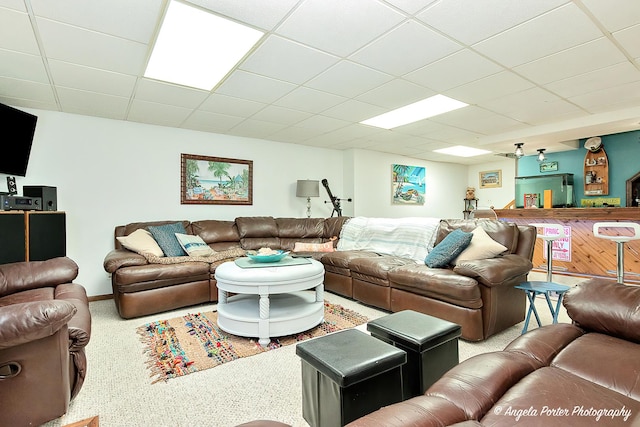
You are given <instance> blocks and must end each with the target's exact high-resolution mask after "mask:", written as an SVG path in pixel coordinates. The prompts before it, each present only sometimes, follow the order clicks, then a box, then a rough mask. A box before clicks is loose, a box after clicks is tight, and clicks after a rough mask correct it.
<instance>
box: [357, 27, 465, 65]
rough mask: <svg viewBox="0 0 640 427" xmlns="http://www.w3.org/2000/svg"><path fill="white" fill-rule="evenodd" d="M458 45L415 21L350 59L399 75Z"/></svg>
mask: <svg viewBox="0 0 640 427" xmlns="http://www.w3.org/2000/svg"><path fill="white" fill-rule="evenodd" d="M461 48H462V46H461V45H459V44H458V43H455V42H453V41H451V40H449V39H447V38H446V37H443V36H442V35H440V34H438V33H436V32H435V31H433V30H430V29H428V28H427V27H425V26H424V25H422V24H419V23H417V22H415V21H408V22H405V23H403V24H402V25H400V26H398V27H397V28H394V29H393V30H392V31H390V32H388V33H387V34H385V35H383V36H382V37H380V38H379V39H377V40H375V41H374V42H373V43H371V44H369V45H367V46H365V47H364V49H361V50H359V51H357V52H356V53H355V54H353V55H351V57H350V59H351V60H353V61H355V62H358V63H361V64H363V65H367V66H369V67H371V68H374V69H376V70H381V71H384V72H385V73H389V74H392V75H394V76H398V77H400V76H403V75H405V74H407V73H410V72H411V71H414V70H416V69H418V68H420V67H423V66H425V65H427V64H430V63H431V62H433V61H436V60H438V59H440V58H443V57H445V56H447V55H449V54H451V53H453V52H455V51H457V50H460V49H461Z"/></svg>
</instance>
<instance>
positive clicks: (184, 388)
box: [45, 279, 570, 427]
mask: <svg viewBox="0 0 640 427" xmlns="http://www.w3.org/2000/svg"><path fill="white" fill-rule="evenodd" d="M532 280H533V279H532ZM325 299H326V300H328V301H330V302H332V303H334V304H341V305H343V306H344V307H346V308H350V309H353V310H355V311H357V312H359V313H361V314H364V315H366V316H368V317H369V318H370V319H374V318H377V317H380V316H383V315H385V314H387V313H385V312H383V311H380V310H377V309H374V308H371V307H367V306H364V305H362V304H359V303H357V302H355V301H351V300H348V299H345V298H342V297H339V296H336V295H334V294H331V293H329V292H325ZM536 306H537V307H538V309H539V312H540V314H541V316H542V319H543V324H549V323H551V318H550V315H549V310H548V308H547V307H546V303H545V302H544V300H540V301H538V302H537V303H536ZM90 309H91V314H92V317H93V331H92V336H91V342H90V343H89V345H88V346H87V358H88V373H87V378H86V381H85V384H84V386H83V388H82V390H81V391H80V394H79V395H78V396H77V397H76V398H75V399H74V400H73V401H72V402H71V406H70V408H69V411H68V413H67V414H66V415H65V416H63V417H61V418H59V419H57V420H54V421H51V422H49V423H47V424H45V426H46V427H61V426H64V425H66V424H70V423H73V422H76V421H79V420H83V419H86V418H90V417H93V416H96V415H99V416H100V426H101V427H133V426H156V427H162V426H171V427H181V426H184V427H192V426H200V427H208V426H211V427H227V426H236V425H238V424H241V423H243V422H247V421H250V420H254V419H272V420H278V421H281V422H285V423H288V424H291V425H292V426H296V427H297V426H300V427H307V426H308V424H307V423H306V422H305V421H304V419H303V418H302V410H301V407H302V405H301V400H302V397H301V396H302V392H301V380H300V359H299V358H298V357H297V356H296V354H295V346H294V345H293V346H287V347H283V348H280V349H277V350H274V351H269V352H266V353H262V354H259V355H256V356H252V357H246V358H242V359H238V360H235V361H233V362H230V363H226V364H224V365H221V366H217V367H215V368H213V369H209V370H206V371H203V372H198V373H194V374H191V375H187V376H185V377H180V378H175V379H172V380H169V381H168V382H160V383H156V384H152V378H151V377H150V376H149V370H148V369H147V368H146V366H145V361H146V357H145V356H144V354H143V350H144V349H143V344H142V343H141V342H140V340H139V338H138V335H137V334H136V328H137V327H138V326H140V325H143V324H145V323H148V322H152V321H155V320H160V319H166V318H171V317H175V316H180V315H183V314H187V313H194V312H198V311H210V310H212V309H215V304H208V305H201V306H196V307H190V308H187V309H182V310H175V311H172V312H168V313H161V314H157V315H153V316H147V317H143V318H138V319H130V320H124V319H121V318H120V317H119V316H118V314H117V312H116V310H115V306H114V303H113V301H111V300H107V301H96V302H92V303H91V304H90ZM560 321H561V322H569V321H570V320H569V318H568V317H567V316H566V312H565V311H564V309H562V311H561V314H560ZM535 326H536V325H535V322H532V325H531V326H530V329H532V328H534V327H535ZM358 328H359V329H362V330H365V331H366V325H361V326H359V327H358ZM521 329H522V324H519V325H516V326H513V327H511V328H509V329H508V330H506V331H503V332H502V333H500V334H498V335H496V336H493V337H491V338H490V339H488V340H486V341H484V342H481V343H469V342H465V341H460V343H459V350H460V360H464V359H467V358H469V357H471V356H473V355H476V354H479V353H485V352H489V351H495V350H502V349H503V348H504V347H505V345H507V344H508V343H509V342H511V341H512V340H513V339H514V338H516V337H517V336H519V335H520V332H521Z"/></svg>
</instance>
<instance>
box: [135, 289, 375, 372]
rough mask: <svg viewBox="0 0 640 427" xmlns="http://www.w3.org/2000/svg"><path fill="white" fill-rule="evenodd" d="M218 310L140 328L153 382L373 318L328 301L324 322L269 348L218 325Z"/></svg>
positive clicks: (139, 332)
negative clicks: (223, 329) (230, 332)
mask: <svg viewBox="0 0 640 427" xmlns="http://www.w3.org/2000/svg"><path fill="white" fill-rule="evenodd" d="M217 320H218V313H216V312H211V311H210V312H205V313H196V314H187V315H186V316H182V317H176V318H173V319H169V320H159V321H157V322H152V323H147V324H146V325H142V326H140V327H138V328H137V332H138V334H139V335H140V340H141V341H142V342H143V343H144V345H145V353H146V354H147V356H148V362H147V365H148V368H149V370H150V371H151V374H150V376H151V377H152V378H153V381H152V382H153V383H156V382H159V381H167V380H169V379H171V378H176V377H181V376H183V375H188V374H191V373H194V372H198V371H203V370H205V369H209V368H213V367H215V366H218V365H221V364H223V363H227V362H231V361H233V360H236V359H239V358H241V357H247V356H253V355H255V354H259V353H263V352H265V351H270V350H274V349H277V348H280V347H283V346H286V345H291V344H295V343H297V342H300V341H304V340H306V339H309V338H313V337H319V336H321V335H326V334H328V333H331V332H335V331H339V330H341V329H348V328H353V327H355V326H358V325H361V324H363V323H366V322H367V321H368V320H369V319H368V318H366V317H365V316H363V315H361V314H358V313H356V312H355V311H353V310H349V309H346V308H344V307H342V306H340V305H336V304H331V303H328V302H326V301H325V303H324V322H323V323H321V324H320V325H318V326H316V327H315V328H313V329H310V330H308V331H306V332H302V333H299V334H295V335H289V336H286V337H279V338H272V339H271V343H270V344H269V345H268V346H267V347H264V348H263V347H262V346H261V345H260V344H258V339H257V338H243V337H238V336H235V335H231V334H228V333H226V332H224V331H222V330H221V329H220V328H218V322H217Z"/></svg>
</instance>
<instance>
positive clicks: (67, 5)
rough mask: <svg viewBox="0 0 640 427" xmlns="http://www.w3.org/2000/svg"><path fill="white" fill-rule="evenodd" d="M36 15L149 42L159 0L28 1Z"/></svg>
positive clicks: (154, 27) (154, 26)
mask: <svg viewBox="0 0 640 427" xmlns="http://www.w3.org/2000/svg"><path fill="white" fill-rule="evenodd" d="M30 3H31V6H32V8H33V12H34V13H35V14H36V16H41V17H44V18H48V19H52V20H54V21H60V22H63V23H66V24H71V25H74V26H77V27H82V28H87V29H90V30H94V31H98V32H101V33H106V34H111V35H114V36H116V37H122V38H125V39H129V40H133V41H137V42H140V43H149V42H150V41H151V37H152V36H153V34H154V31H155V29H156V27H157V25H158V22H159V19H160V17H161V16H162V6H163V3H164V2H163V1H162V0H136V1H130V0H109V1H107V2H104V3H101V4H100V7H96V5H95V4H94V3H93V2H91V1H86V0H56V1H50V0H30Z"/></svg>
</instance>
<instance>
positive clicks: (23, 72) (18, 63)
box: [0, 49, 49, 83]
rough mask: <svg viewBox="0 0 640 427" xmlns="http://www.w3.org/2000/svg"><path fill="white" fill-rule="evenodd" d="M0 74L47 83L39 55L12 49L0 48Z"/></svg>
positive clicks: (47, 79) (45, 72)
mask: <svg viewBox="0 0 640 427" xmlns="http://www.w3.org/2000/svg"><path fill="white" fill-rule="evenodd" d="M0 76H4V77H9V78H14V79H19V80H31V81H34V82H38V83H49V77H48V76H47V71H46V70H45V68H44V64H43V63H42V58H41V57H40V56H38V55H31V54H28V53H21V52H16V51H12V50H4V49H0Z"/></svg>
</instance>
